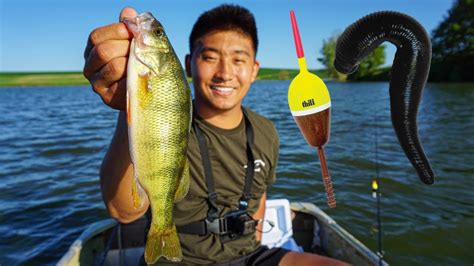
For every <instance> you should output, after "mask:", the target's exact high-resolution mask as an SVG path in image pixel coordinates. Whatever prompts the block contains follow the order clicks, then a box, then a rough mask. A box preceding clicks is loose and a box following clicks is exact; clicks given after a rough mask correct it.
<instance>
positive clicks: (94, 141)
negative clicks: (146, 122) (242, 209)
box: [0, 81, 474, 265]
mask: <svg viewBox="0 0 474 266" xmlns="http://www.w3.org/2000/svg"><path fill="white" fill-rule="evenodd" d="M288 85H289V82H288V81H257V82H256V83H255V84H254V86H253V88H252V89H251V91H250V93H249V96H248V97H247V99H246V101H245V104H246V105H247V106H249V107H250V108H252V109H253V110H255V111H257V112H259V113H261V114H263V115H265V116H267V117H268V118H270V119H271V120H272V121H273V122H274V123H275V125H276V127H277V129H278V131H279V134H280V141H281V147H280V148H281V150H280V160H279V165H278V171H277V172H278V173H277V182H276V184H275V185H274V186H273V187H272V188H271V189H270V191H269V197H270V198H282V197H285V198H288V199H289V200H291V201H309V202H313V203H315V204H317V205H318V206H319V207H321V208H322V209H323V210H325V211H326V212H327V213H328V214H329V215H331V216H332V217H333V218H334V219H335V220H336V221H337V222H338V223H339V224H340V225H341V226H342V227H344V228H345V229H347V230H348V231H349V232H350V233H352V234H353V235H354V236H355V237H356V238H358V239H359V240H361V241H362V242H363V243H364V244H366V245H367V246H368V247H369V248H371V249H372V250H375V249H376V248H377V245H376V243H377V239H376V233H374V229H373V228H374V225H375V222H376V216H375V213H376V205H375V202H374V199H372V197H371V181H372V179H373V178H374V176H375V173H376V171H375V169H376V168H375V167H376V161H375V158H376V154H375V148H374V147H375V145H374V143H375V135H376V132H378V133H377V134H378V144H379V145H378V146H379V148H378V158H379V161H378V164H379V169H380V174H379V176H380V188H381V192H382V195H383V196H382V223H383V234H384V238H383V244H384V251H385V253H386V256H385V258H386V260H387V261H388V262H389V263H391V264H392V265H472V264H473V263H474V252H473V251H474V190H473V189H474V179H473V177H474V159H473V158H474V137H473V136H474V104H473V102H474V84H462V85H459V84H458V85H456V84H428V85H427V88H426V89H425V91H424V95H423V99H422V104H421V107H420V114H419V116H418V123H419V133H420V139H421V142H422V144H423V147H424V149H425V152H426V154H427V156H428V158H429V159H430V162H431V163H432V165H433V168H434V171H435V174H436V183H435V185H433V186H427V185H424V184H423V183H421V181H420V180H418V177H417V175H416V173H415V171H414V169H413V168H412V166H411V164H410V163H409V161H408V159H406V157H405V156H404V153H403V151H402V150H401V148H400V146H399V145H398V141H397V139H396V137H395V133H394V131H393V129H392V126H391V122H390V110H389V96H388V83H385V82H381V83H333V82H328V83H327V86H328V88H329V89H330V93H331V98H332V105H333V107H332V126H331V138H330V142H329V143H328V144H327V145H326V147H325V150H326V157H327V161H328V166H329V171H330V173H331V176H332V179H333V184H334V189H335V194H336V199H337V204H338V205H337V208H335V209H328V208H327V206H326V203H325V193H324V187H323V184H322V178H321V172H320V168H319V161H318V157H317V154H316V151H315V150H314V149H312V148H310V147H309V146H308V145H307V144H306V143H305V141H304V139H303V138H302V136H301V134H300V133H299V130H298V128H297V127H296V125H295V123H294V121H293V118H292V117H291V115H290V113H289V110H288V107H287V103H286V94H287V88H288ZM0 114H1V115H0V133H1V134H0V151H1V152H0V236H1V237H0V265H17V264H24V265H48V264H54V263H56V262H57V261H58V259H59V258H60V257H61V256H62V255H63V254H64V253H65V252H66V251H67V249H68V247H69V245H70V244H71V243H72V242H73V240H74V239H75V238H77V237H78V236H79V234H80V233H81V232H82V231H83V230H84V229H85V228H86V227H87V225H88V224H90V223H93V222H96V221H98V220H100V219H103V218H106V217H107V214H106V212H105V207H104V204H103V202H102V199H101V196H100V191H99V177H98V172H99V165H100V162H101V159H102V157H103V156H104V154H105V151H106V149H107V146H108V144H109V141H110V139H111V137H112V134H113V131H114V126H115V120H116V117H117V112H116V111H114V110H111V109H109V108H107V107H106V106H105V105H103V104H102V102H101V100H100V99H99V97H98V96H97V95H95V94H94V93H93V92H92V91H91V89H90V88H89V87H88V86H76V87H64V88H15V89H9V88H5V89H0Z"/></svg>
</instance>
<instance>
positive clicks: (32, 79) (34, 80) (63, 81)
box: [0, 68, 326, 88]
mask: <svg viewBox="0 0 474 266" xmlns="http://www.w3.org/2000/svg"><path fill="white" fill-rule="evenodd" d="M310 71H311V72H313V73H316V74H317V75H318V76H319V77H320V78H326V73H325V72H324V70H310ZM298 72H299V70H297V69H278V68H261V69H260V71H259V73H258V76H257V79H258V80H290V79H293V78H294V77H295V76H296V75H297V74H298ZM87 84H89V82H88V81H87V79H86V78H85V77H84V75H83V74H82V72H0V88H1V87H26V86H68V85H87Z"/></svg>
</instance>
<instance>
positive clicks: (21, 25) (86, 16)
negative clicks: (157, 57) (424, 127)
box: [0, 0, 453, 71]
mask: <svg viewBox="0 0 474 266" xmlns="http://www.w3.org/2000/svg"><path fill="white" fill-rule="evenodd" d="M221 3H236V4H240V5H242V6H244V7H247V8H248V9H250V10H251V11H252V12H253V13H254V15H255V17H256V20H257V27H258V31H259V39H260V45H259V52H258V54H257V59H258V60H260V63H261V66H262V67H275V68H297V66H298V65H297V61H296V53H295V48H294V43H293V39H292V32H291V24H290V17H289V11H290V9H293V10H294V11H295V13H296V17H297V20H298V24H299V28H300V33H301V38H302V41H303V46H304V51H305V56H306V60H307V62H308V67H309V68H321V67H322V66H321V64H320V63H319V62H317V58H318V57H320V56H321V53H320V50H321V46H322V42H323V40H324V39H327V38H329V37H330V36H331V35H332V34H334V33H336V32H342V31H343V30H344V29H345V28H346V27H347V26H348V25H349V24H351V23H352V22H354V21H356V20H357V19H359V18H360V17H362V16H364V15H367V14H369V13H371V12H375V11H382V10H394V11H399V12H403V13H406V14H408V15H410V16H412V17H414V18H416V19H417V20H418V21H419V22H420V23H421V24H422V25H423V26H424V27H425V29H426V30H427V31H428V32H429V33H430V34H431V32H432V30H433V29H434V28H436V27H437V26H438V24H439V23H440V22H441V21H442V20H443V18H444V17H445V16H446V15H447V11H448V10H449V8H450V7H451V6H452V4H453V0H325V1H322V0H312V1H310V0H307V1H306V0H293V1H289V0H286V1H284V0H273V1H272V0H252V1H251V0H249V1H209V0H208V1H199V0H194V1H191V0H189V1H184V0H175V1H169V0H168V1H161V0H153V1H151V0H141V1H139V0H136V1H127V0H95V1H93V0H61V1H59V0H45V1H39V0H0V71H78V70H82V68H83V64H84V60H83V57H82V55H83V51H84V47H85V44H86V41H87V38H88V35H89V33H90V31H91V30H92V29H94V28H96V27H99V26H103V25H106V24H109V23H112V22H116V21H117V20H118V15H119V12H120V10H121V9H122V8H123V7H124V6H132V7H134V8H136V9H137V10H138V11H139V12H144V11H150V12H152V13H153V14H154V15H155V17H156V18H158V20H160V21H161V23H162V24H163V25H164V27H165V29H166V31H167V34H168V37H169V38H170V40H171V43H172V44H173V46H174V48H175V50H176V52H177V54H178V57H179V58H180V60H182V61H183V59H184V56H185V54H186V53H187V52H188V36H189V32H190V31H191V28H192V25H193V23H194V22H195V20H196V19H197V17H198V16H199V15H200V14H201V13H202V12H204V11H205V10H208V9H209V8H212V7H215V6H217V5H219V4H221ZM394 54H395V47H394V46H392V45H391V44H389V45H388V49H387V50H386V55H387V65H390V64H391V62H392V61H393V57H394Z"/></svg>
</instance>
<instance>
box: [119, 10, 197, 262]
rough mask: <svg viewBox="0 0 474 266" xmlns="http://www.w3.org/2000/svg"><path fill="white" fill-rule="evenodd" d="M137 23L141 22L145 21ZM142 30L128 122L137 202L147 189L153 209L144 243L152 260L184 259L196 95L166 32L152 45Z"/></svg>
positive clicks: (133, 58) (130, 75)
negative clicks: (179, 208) (181, 205)
mask: <svg viewBox="0 0 474 266" xmlns="http://www.w3.org/2000/svg"><path fill="white" fill-rule="evenodd" d="M148 14H149V13H144V14H142V15H139V16H138V19H140V16H145V17H144V18H142V19H150V18H149V17H148V16H151V14H150V15H148ZM152 18H153V17H152ZM153 19H154V18H153ZM155 21H156V20H155ZM152 22H153V21H152ZM154 23H155V22H154ZM156 23H158V22H157V21H156ZM137 25H138V26H140V21H139V22H137ZM158 25H159V23H158ZM159 26H161V25H159ZM152 33H153V32H152ZM134 34H135V32H134ZM140 34H142V35H140ZM143 34H147V32H140V31H139V34H137V35H135V39H134V40H132V45H131V48H130V56H129V62H128V69H127V122H128V133H129V145H130V155H131V158H132V163H133V169H134V175H135V179H136V180H135V181H136V183H135V184H134V187H133V189H132V193H133V195H134V204H135V206H136V207H139V206H140V205H141V204H142V203H143V197H144V193H146V195H147V196H148V199H149V202H150V207H151V212H152V222H151V227H150V231H149V233H148V239H147V244H146V248H145V261H146V262H147V263H148V264H151V263H155V262H156V261H157V260H158V259H159V257H160V256H164V257H166V258H167V259H169V260H173V261H179V260H181V259H182V252H181V247H180V243H179V238H178V236H177V233H176V227H175V225H174V222H173V205H174V202H176V201H178V200H180V199H182V198H183V197H184V196H185V195H186V193H187V190H188V187H189V166H188V163H187V157H186V150H187V145H188V135H189V130H190V121H191V94H190V89H189V86H188V82H187V80H186V79H185V77H184V73H183V70H182V67H181V64H180V62H179V60H178V59H177V57H176V55H175V53H174V51H173V49H172V47H171V45H169V42H168V40H167V38H166V36H163V35H162V36H158V37H162V38H164V40H156V42H157V43H152V45H151V46H150V45H149V44H147V43H145V44H144V43H143V38H150V39H152V38H154V37H156V36H153V35H151V36H144V35H143ZM163 34H164V32H163ZM150 39H149V40H148V41H150ZM145 41H146V39H145ZM139 42H142V43H139ZM162 42H165V43H162Z"/></svg>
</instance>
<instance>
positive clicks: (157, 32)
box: [156, 29, 164, 37]
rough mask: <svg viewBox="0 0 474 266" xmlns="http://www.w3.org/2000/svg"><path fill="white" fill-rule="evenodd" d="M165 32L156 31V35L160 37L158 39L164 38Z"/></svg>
mask: <svg viewBox="0 0 474 266" xmlns="http://www.w3.org/2000/svg"><path fill="white" fill-rule="evenodd" d="M163 34H164V32H163V30H162V29H156V35H158V37H161V36H163Z"/></svg>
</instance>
